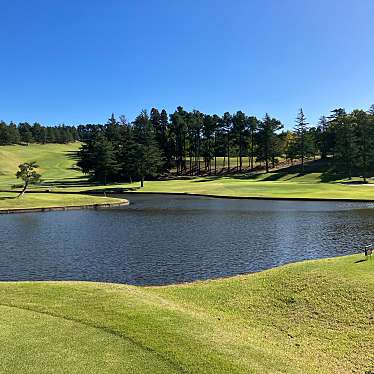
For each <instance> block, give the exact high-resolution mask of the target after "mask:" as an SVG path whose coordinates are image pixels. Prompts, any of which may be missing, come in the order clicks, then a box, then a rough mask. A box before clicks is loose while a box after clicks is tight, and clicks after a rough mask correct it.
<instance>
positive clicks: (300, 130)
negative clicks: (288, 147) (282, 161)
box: [295, 108, 309, 172]
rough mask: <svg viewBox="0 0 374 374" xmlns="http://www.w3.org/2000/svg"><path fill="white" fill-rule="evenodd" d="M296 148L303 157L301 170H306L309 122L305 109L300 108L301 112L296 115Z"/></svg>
mask: <svg viewBox="0 0 374 374" xmlns="http://www.w3.org/2000/svg"><path fill="white" fill-rule="evenodd" d="M295 134H296V149H297V155H298V157H300V159H301V171H302V172H304V159H305V156H306V154H307V152H308V145H309V144H308V137H307V134H308V123H307V122H306V118H305V115H304V112H303V109H302V108H300V110H299V113H298V115H297V117H296V126H295Z"/></svg>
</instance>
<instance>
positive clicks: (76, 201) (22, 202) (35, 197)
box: [0, 192, 124, 210]
mask: <svg viewBox="0 0 374 374" xmlns="http://www.w3.org/2000/svg"><path fill="white" fill-rule="evenodd" d="M17 195H18V194H17V193H11V192H10V193H3V192H0V210H7V209H27V208H51V207H61V206H66V207H69V206H78V205H95V204H108V203H119V202H122V201H124V199H117V198H106V197H101V196H91V195H83V194H52V193H28V194H26V195H25V196H24V197H22V198H19V199H17Z"/></svg>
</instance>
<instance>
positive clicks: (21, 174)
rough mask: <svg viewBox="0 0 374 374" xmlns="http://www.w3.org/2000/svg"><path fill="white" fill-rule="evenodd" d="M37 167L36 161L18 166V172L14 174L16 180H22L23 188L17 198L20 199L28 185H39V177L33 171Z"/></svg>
mask: <svg viewBox="0 0 374 374" xmlns="http://www.w3.org/2000/svg"><path fill="white" fill-rule="evenodd" d="M38 167H39V166H38V164H37V163H36V161H32V162H25V163H23V164H20V165H19V166H18V169H19V170H18V171H17V173H16V177H17V179H22V180H23V188H22V191H21V192H20V194H19V195H18V197H22V196H23V195H24V194H25V192H26V189H27V187H28V186H29V185H30V184H37V183H40V181H41V175H40V174H38V173H37V172H36V170H35V169H37V168H38Z"/></svg>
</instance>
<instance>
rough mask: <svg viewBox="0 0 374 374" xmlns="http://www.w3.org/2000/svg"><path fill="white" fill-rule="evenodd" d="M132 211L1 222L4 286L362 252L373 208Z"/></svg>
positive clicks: (162, 274)
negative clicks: (10, 281) (8, 283)
mask: <svg viewBox="0 0 374 374" xmlns="http://www.w3.org/2000/svg"><path fill="white" fill-rule="evenodd" d="M125 197H126V198H128V199H129V200H130V202H131V204H130V206H129V207H121V208H112V209H107V210H98V211H93V210H91V211H90V210H82V211H66V212H48V213H27V214H12V215H1V216H0V280H2V281H9V280H87V281H105V282H116V283H129V284H137V285H156V284H168V283H177V282H186V281H193V280H197V279H208V278H216V277H222V276H230V275H234V274H240V273H246V272H254V271H259V270H263V269H267V268H271V267H275V266H278V265H281V264H285V263H288V262H293V261H299V260H304V259H311V258H321V257H332V256H338V255H345V254H351V253H355V252H357V250H358V248H359V247H360V246H361V245H363V244H366V243H369V242H371V241H372V239H373V237H372V233H373V230H374V209H372V208H373V206H374V205H373V204H370V203H345V202H305V201H269V200H230V199H215V198H204V197H187V196H168V195H145V194H144V195H143V194H136V195H134V194H131V195H128V196H125Z"/></svg>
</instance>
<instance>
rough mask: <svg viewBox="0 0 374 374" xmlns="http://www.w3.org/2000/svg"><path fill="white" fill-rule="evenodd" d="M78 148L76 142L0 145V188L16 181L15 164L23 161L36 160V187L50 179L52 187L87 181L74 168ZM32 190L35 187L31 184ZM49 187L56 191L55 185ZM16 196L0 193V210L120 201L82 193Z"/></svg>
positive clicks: (45, 185) (46, 184) (44, 186)
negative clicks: (37, 174)
mask: <svg viewBox="0 0 374 374" xmlns="http://www.w3.org/2000/svg"><path fill="white" fill-rule="evenodd" d="M79 147H80V143H70V144H45V145H40V144H30V145H28V146H21V145H16V146H2V147H0V189H3V190H10V191H11V186H12V185H14V184H19V183H20V181H17V178H15V176H14V175H15V173H16V171H17V167H18V165H19V164H20V163H22V162H26V161H37V163H38V164H39V166H40V168H39V172H40V173H41V174H42V177H43V186H42V187H37V188H43V189H44V190H45V189H47V188H48V189H49V188H50V183H51V182H53V186H58V185H59V184H60V183H62V184H63V185H64V186H65V185H69V186H75V185H78V186H82V185H85V184H87V183H88V182H87V178H86V177H85V176H83V175H82V173H81V172H80V171H79V170H77V169H76V167H75V163H76V160H75V158H74V156H75V154H76V151H77V150H78V149H79ZM32 189H33V190H35V187H34V188H32ZM51 189H54V190H58V189H59V188H51ZM16 197H17V193H16V192H0V210H4V209H5V210H6V209H24V208H47V207H55V206H72V205H92V204H101V203H117V202H120V201H121V200H120V199H115V198H105V197H97V196H89V195H84V194H75V195H74V194H53V193H39V194H37V193H26V195H25V196H24V197H23V198H21V199H17V198H16Z"/></svg>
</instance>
